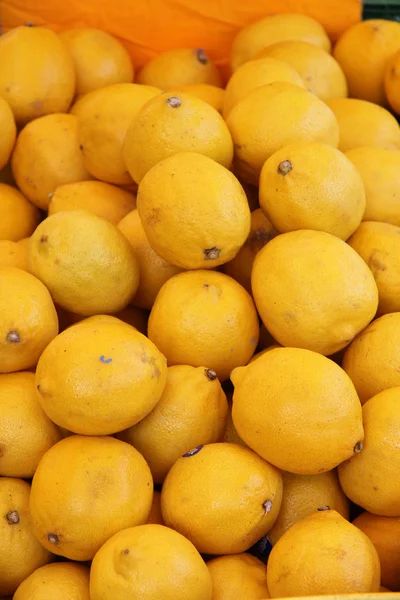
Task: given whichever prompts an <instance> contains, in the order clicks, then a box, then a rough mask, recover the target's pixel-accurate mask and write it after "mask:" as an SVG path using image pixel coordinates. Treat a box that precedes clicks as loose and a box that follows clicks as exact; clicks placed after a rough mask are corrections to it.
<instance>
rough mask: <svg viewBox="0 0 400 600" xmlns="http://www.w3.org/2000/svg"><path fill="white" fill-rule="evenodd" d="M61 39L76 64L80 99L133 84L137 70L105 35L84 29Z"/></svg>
mask: <svg viewBox="0 0 400 600" xmlns="http://www.w3.org/2000/svg"><path fill="white" fill-rule="evenodd" d="M59 36H60V38H61V40H62V41H63V42H64V44H65V45H66V46H67V48H68V51H69V53H70V54H71V56H72V60H73V62H74V67H75V74H76V93H77V94H78V95H81V94H87V93H88V92H91V91H93V90H97V89H98V88H102V87H106V86H109V85H113V84H114V83H131V82H132V81H133V76H134V68H133V64H132V60H131V57H130V56H129V53H128V51H127V50H126V48H125V47H124V46H123V45H122V44H121V43H120V42H119V41H118V40H116V39H115V38H114V37H113V36H112V35H110V34H109V33H107V32H106V31H101V30H100V29H91V28H86V27H82V28H79V29H78V28H77V29H67V30H66V31H63V32H61V33H60V34H59Z"/></svg>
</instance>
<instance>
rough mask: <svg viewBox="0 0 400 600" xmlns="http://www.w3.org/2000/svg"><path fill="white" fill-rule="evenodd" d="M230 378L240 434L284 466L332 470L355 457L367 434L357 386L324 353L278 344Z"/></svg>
mask: <svg viewBox="0 0 400 600" xmlns="http://www.w3.org/2000/svg"><path fill="white" fill-rule="evenodd" d="M288 372H290V373H291V377H290V380H289V381H288V379H287V373H288ZM231 380H232V382H233V385H234V387H235V391H234V394H233V406H232V418H233V423H234V426H235V428H236V430H237V432H238V434H239V436H240V437H241V438H242V439H243V440H244V441H245V442H246V444H248V445H249V447H250V448H252V449H253V450H254V451H255V452H257V453H258V454H259V455H260V456H262V457H263V458H264V459H265V460H267V461H268V462H270V463H271V464H273V465H275V466H276V467H278V468H279V469H283V470H285V471H289V472H291V473H297V474H299V475H301V474H304V475H313V474H317V473H321V472H324V471H330V470H331V469H333V468H334V467H336V466H337V465H338V464H340V463H341V462H343V461H344V460H347V459H348V458H350V457H352V456H353V454H354V452H355V450H354V448H355V446H356V444H358V443H360V442H362V440H363V437H364V433H363V425H362V412H361V404H360V401H359V399H358V396H357V393H356V391H355V388H354V386H353V384H352V382H351V380H350V378H349V377H348V376H347V375H346V373H345V372H344V371H343V370H342V369H341V368H340V367H339V366H338V365H336V364H335V363H334V362H333V361H331V360H329V359H328V358H326V357H324V356H322V355H321V354H318V353H316V352H311V351H310V350H303V349H300V348H276V349H274V350H270V351H269V352H267V353H265V354H264V355H263V356H261V357H259V358H258V359H257V360H255V361H254V362H252V363H250V364H249V365H248V366H247V367H239V368H237V369H235V370H234V371H233V372H232V374H231ZM333 389H334V390H335V393H334V394H333Z"/></svg>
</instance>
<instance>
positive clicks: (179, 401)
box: [0, 365, 228, 483]
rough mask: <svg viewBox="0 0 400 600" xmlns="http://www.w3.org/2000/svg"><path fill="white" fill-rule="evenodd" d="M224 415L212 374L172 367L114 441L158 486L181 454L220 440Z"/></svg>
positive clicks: (223, 403)
mask: <svg viewBox="0 0 400 600" xmlns="http://www.w3.org/2000/svg"><path fill="white" fill-rule="evenodd" d="M0 381H1V380H0ZM0 389H1V388H0ZM189 399H190V400H189ZM227 416H228V403H227V400H226V396H225V394H224V392H223V390H222V388H221V384H220V382H219V381H218V379H217V374H216V372H215V371H213V370H212V369H207V368H204V367H189V366H188V365H176V366H175V367H169V369H168V374H167V383H166V386H165V388H164V391H163V394H162V396H161V398H160V400H159V401H158V403H157V404H156V406H155V407H154V408H153V410H152V411H151V413H150V414H148V415H147V417H145V418H144V419H142V420H141V421H140V422H139V423H137V424H136V425H134V426H133V427H130V428H129V429H128V430H126V431H123V432H122V433H121V434H119V435H118V438H119V439H121V440H123V441H125V442H129V443H130V444H132V446H134V447H135V448H136V449H137V450H139V452H140V453H141V454H142V455H143V456H144V458H145V459H146V461H147V463H148V465H149V467H150V469H151V473H152V475H153V479H154V481H155V483H162V482H163V481H164V479H165V477H166V476H167V473H168V471H169V470H170V468H171V467H172V465H173V464H174V463H175V462H176V461H177V460H178V458H180V457H181V456H182V454H185V452H189V450H191V449H192V448H195V447H196V446H199V445H200V444H210V443H212V442H219V441H220V440H221V438H222V436H223V434H224V430H225V425H226V419H227Z"/></svg>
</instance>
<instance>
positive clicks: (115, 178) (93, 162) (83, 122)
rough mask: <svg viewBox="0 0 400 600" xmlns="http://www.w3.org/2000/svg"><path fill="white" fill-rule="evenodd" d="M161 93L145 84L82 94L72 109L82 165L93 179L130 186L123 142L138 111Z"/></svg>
mask: <svg viewBox="0 0 400 600" xmlns="http://www.w3.org/2000/svg"><path fill="white" fill-rule="evenodd" d="M160 91H161V90H159V89H158V88H156V87H152V86H147V85H137V84H135V83H116V84H114V85H110V86H106V87H103V88H100V89H96V90H93V91H92V92H90V93H88V94H85V95H84V96H83V97H81V98H80V99H78V101H77V102H76V103H75V104H74V106H73V107H72V108H71V113H72V114H73V115H75V116H76V117H77V119H78V135H79V146H80V153H81V158H82V161H83V164H84V165H85V168H86V169H87V170H88V171H89V173H90V174H91V175H92V176H93V177H94V178H95V179H99V180H100V181H105V182H108V183H113V184H115V185H130V184H132V179H131V177H130V175H129V173H128V171H127V168H126V165H125V160H124V157H123V152H122V149H123V143H124V139H125V136H126V133H127V131H128V128H129V126H130V124H131V122H132V121H133V120H135V118H136V116H137V115H138V113H139V111H140V109H141V108H142V107H143V106H144V105H145V104H146V103H147V102H148V101H149V100H150V99H151V98H154V97H155V96H158V95H159V94H160Z"/></svg>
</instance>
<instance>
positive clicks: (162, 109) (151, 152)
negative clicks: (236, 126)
mask: <svg viewBox="0 0 400 600" xmlns="http://www.w3.org/2000/svg"><path fill="white" fill-rule="evenodd" d="M177 152H197V153H198V154H204V155H205V156H208V157H209V158H212V159H213V160H215V161H216V162H217V163H220V164H221V165H222V166H224V167H226V168H227V169H229V168H230V166H231V164H232V158H233V143H232V138H231V135H230V133H229V130H228V127H227V126H226V124H225V121H224V120H223V118H222V117H221V115H220V114H219V113H218V112H217V111H216V110H215V109H214V108H213V107H212V106H210V105H209V104H207V103H206V102H204V101H203V100H201V99H200V98H196V97H195V96H192V95H191V94H187V93H179V94H177V95H171V94H169V93H168V94H159V95H158V96H156V97H155V98H153V99H152V100H151V101H150V102H147V104H146V105H145V106H143V108H142V110H141V111H140V112H139V114H138V115H137V118H136V119H134V120H132V121H131V125H130V127H129V129H128V131H127V133H126V137H125V141H124V147H123V157H124V160H125V164H126V168H127V169H128V171H129V173H130V175H131V177H132V179H133V180H134V181H136V183H140V182H141V181H142V179H143V177H144V176H145V175H146V173H147V172H148V171H149V170H150V169H151V168H152V167H154V166H155V165H156V164H157V163H159V162H160V161H161V160H164V159H166V158H168V157H169V156H172V155H173V154H176V153H177Z"/></svg>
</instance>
